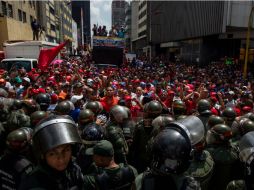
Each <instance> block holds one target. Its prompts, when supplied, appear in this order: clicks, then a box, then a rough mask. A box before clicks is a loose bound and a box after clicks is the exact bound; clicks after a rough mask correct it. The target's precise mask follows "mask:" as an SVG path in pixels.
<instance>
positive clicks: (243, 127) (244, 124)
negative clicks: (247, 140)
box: [239, 118, 254, 136]
mask: <svg viewBox="0 0 254 190" xmlns="http://www.w3.org/2000/svg"><path fill="white" fill-rule="evenodd" d="M250 131H254V122H253V121H251V120H250V119H247V118H246V119H242V120H241V121H240V125H239V132H240V135H241V136H243V135H245V134H246V133H248V132H250Z"/></svg>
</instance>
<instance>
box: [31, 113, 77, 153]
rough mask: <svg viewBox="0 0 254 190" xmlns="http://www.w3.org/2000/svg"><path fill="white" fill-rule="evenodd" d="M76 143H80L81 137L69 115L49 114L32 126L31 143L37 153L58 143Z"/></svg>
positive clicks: (56, 145)
mask: <svg viewBox="0 0 254 190" xmlns="http://www.w3.org/2000/svg"><path fill="white" fill-rule="evenodd" d="M76 143H81V138H80V136H79V133H78V130H77V126H76V124H75V122H74V121H73V120H72V118H71V117H70V116H67V115H50V116H49V117H47V118H45V119H43V120H41V121H40V122H39V123H38V124H37V125H36V126H35V128H34V133H33V144H34V147H35V150H36V151H37V153H38V154H39V155H44V154H45V153H46V152H48V151H49V150H51V149H53V148H56V147H58V146H60V145H64V144H76Z"/></svg>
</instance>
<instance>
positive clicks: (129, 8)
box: [125, 4, 131, 52]
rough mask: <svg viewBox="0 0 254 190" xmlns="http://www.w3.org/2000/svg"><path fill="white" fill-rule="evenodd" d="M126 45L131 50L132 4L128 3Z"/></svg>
mask: <svg viewBox="0 0 254 190" xmlns="http://www.w3.org/2000/svg"><path fill="white" fill-rule="evenodd" d="M125 47H126V50H128V51H129V52H130V51H131V5H130V4H128V5H127V6H126V8H125Z"/></svg>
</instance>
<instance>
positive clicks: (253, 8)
mask: <svg viewBox="0 0 254 190" xmlns="http://www.w3.org/2000/svg"><path fill="white" fill-rule="evenodd" d="M253 13H254V7H252V8H251V11H250V16H249V20H248V31H247V38H246V50H245V60H244V69H243V77H244V78H245V79H246V77H247V69H248V55H249V46H250V33H251V27H252V17H253Z"/></svg>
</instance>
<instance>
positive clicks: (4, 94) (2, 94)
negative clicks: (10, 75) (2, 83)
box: [0, 88, 8, 98]
mask: <svg viewBox="0 0 254 190" xmlns="http://www.w3.org/2000/svg"><path fill="white" fill-rule="evenodd" d="M0 97H5V98H7V97H8V92H7V91H6V90H4V89H3V88H0Z"/></svg>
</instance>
